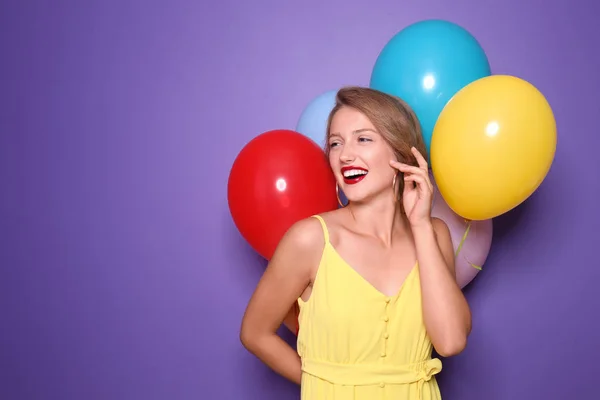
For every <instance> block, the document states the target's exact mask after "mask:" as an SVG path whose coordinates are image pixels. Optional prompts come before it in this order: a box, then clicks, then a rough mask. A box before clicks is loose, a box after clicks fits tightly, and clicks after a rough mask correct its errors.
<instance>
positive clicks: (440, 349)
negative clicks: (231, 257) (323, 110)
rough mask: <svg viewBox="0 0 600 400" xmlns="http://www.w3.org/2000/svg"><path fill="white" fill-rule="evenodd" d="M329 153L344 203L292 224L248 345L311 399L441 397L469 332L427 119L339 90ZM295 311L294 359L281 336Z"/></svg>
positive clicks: (359, 92)
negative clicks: (424, 132) (433, 175)
mask: <svg viewBox="0 0 600 400" xmlns="http://www.w3.org/2000/svg"><path fill="white" fill-rule="evenodd" d="M326 154H327V157H328V158H329V163H330V165H331V169H332V170H333V173H334V174H335V177H336V180H337V185H338V189H339V190H342V191H343V192H344V194H345V195H346V198H347V199H348V203H347V204H345V205H343V207H342V208H340V209H338V210H335V211H331V212H328V213H324V214H321V215H315V216H313V217H310V218H307V219H304V220H302V221H299V222H297V223H296V224H294V225H293V226H292V227H291V228H290V229H289V231H288V232H287V233H286V234H285V236H284V237H283V238H282V240H281V242H280V244H279V246H278V248H277V250H276V252H275V254H274V256H273V257H272V259H271V261H270V263H269V265H268V267H267V269H266V271H265V273H264V276H263V277H262V279H261V281H260V283H259V284H258V287H257V288H256V291H255V293H254V294H253V296H252V298H251V300H250V303H249V304H248V308H247V310H246V313H245V315H244V318H243V322H242V328H241V341H242V343H243V344H244V346H245V347H246V348H247V349H248V350H249V351H250V352H252V353H253V354H255V355H256V356H257V357H258V358H260V359H261V360H262V361H263V362H264V363H266V364H267V365H268V366H270V367H271V368H272V369H273V370H275V371H276V372H278V373H279V374H281V375H282V376H284V377H286V378H288V379H290V380H292V381H294V382H296V383H298V384H301V396H302V399H303V400H308V399H318V400H328V399H336V400H340V399H343V400H346V399H356V400H359V399H360V400H363V399H364V400H375V399H398V400H400V399H402V400H406V399H409V400H410V399H436V400H437V399H440V398H441V395H440V392H439V388H438V385H437V382H436V380H435V376H434V375H435V374H436V373H438V372H439V371H440V370H441V361H440V360H439V359H437V358H433V359H432V358H431V354H432V349H434V348H435V350H436V352H437V353H438V354H440V355H441V356H445V357H448V356H452V355H455V354H458V353H460V352H461V351H462V350H463V349H464V347H465V345H466V342H467V336H468V335H469V333H470V330H471V314H470V310H469V306H468V304H467V302H466V300H465V298H464V296H463V294H462V291H461V290H460V288H459V286H458V285H457V283H456V279H455V273H454V251H453V247H452V241H451V238H450V234H449V231H448V228H447V226H446V225H445V223H444V222H443V221H441V220H439V219H436V218H432V217H431V216H430V214H431V213H430V211H431V203H432V194H433V188H432V184H431V182H430V180H429V175H428V166H427V162H426V160H425V158H424V157H423V154H426V152H425V146H424V142H423V138H422V136H421V131H420V127H419V123H418V121H417V118H416V116H415V115H414V113H413V112H412V110H411V109H410V108H409V107H408V106H407V105H406V104H405V103H404V102H403V101H401V100H400V99H397V98H395V97H392V96H389V95H387V94H384V93H382V92H379V91H375V90H372V89H368V88H360V87H348V88H344V89H342V90H340V91H339V92H338V95H337V104H336V106H335V108H334V109H333V111H332V112H331V115H330V118H329V124H328V129H327V148H326ZM295 303H297V305H298V306H299V309H300V314H299V324H300V331H299V333H298V343H297V352H295V351H294V350H293V349H292V348H291V347H290V346H288V345H287V343H285V342H284V341H283V340H282V339H281V338H280V337H279V336H278V335H277V334H276V330H277V329H278V328H279V327H280V325H281V323H282V321H283V320H284V318H285V317H286V315H287V313H288V310H290V307H292V306H294V305H295Z"/></svg>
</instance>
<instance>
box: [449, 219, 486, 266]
mask: <svg viewBox="0 0 600 400" xmlns="http://www.w3.org/2000/svg"><path fill="white" fill-rule="evenodd" d="M465 222H466V223H467V228H466V229H465V233H464V234H463V236H462V239H461V240H460V243H459V244H458V248H457V249H456V255H455V257H458V253H460V251H461V249H462V247H463V244H465V240H467V236H468V235H469V230H471V221H470V220H465ZM465 260H467V262H468V263H469V265H470V266H471V267H473V268H475V269H478V270H480V271H481V270H482V268H481V266H479V265H475V264H473V263H472V262H471V261H469V260H468V259H467V257H466V256H465Z"/></svg>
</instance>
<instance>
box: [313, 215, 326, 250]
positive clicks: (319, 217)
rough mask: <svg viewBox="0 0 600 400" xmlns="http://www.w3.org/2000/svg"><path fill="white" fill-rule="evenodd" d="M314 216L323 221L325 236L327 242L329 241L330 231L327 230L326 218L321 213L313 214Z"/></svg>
mask: <svg viewBox="0 0 600 400" xmlns="http://www.w3.org/2000/svg"><path fill="white" fill-rule="evenodd" d="M313 217H314V218H316V219H318V220H319V222H320V223H321V227H322V228H323V236H324V237H325V244H327V243H329V231H328V230H327V224H325V220H324V219H323V217H321V216H320V215H313Z"/></svg>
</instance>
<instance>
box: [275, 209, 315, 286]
mask: <svg viewBox="0 0 600 400" xmlns="http://www.w3.org/2000/svg"><path fill="white" fill-rule="evenodd" d="M324 246H325V239H324V233H323V228H322V226H321V223H320V221H319V220H318V219H317V218H314V217H308V218H304V219H301V220H299V221H297V222H295V223H294V224H293V225H292V226H291V227H290V228H289V229H288V230H287V231H286V232H285V234H284V235H283V237H282V238H281V240H280V242H279V244H278V245H277V248H276V249H275V253H274V254H273V257H272V258H271V261H270V262H269V266H268V269H271V268H276V269H280V268H283V269H285V270H287V271H288V272H287V273H288V274H290V273H294V274H295V273H300V274H302V275H305V274H308V276H312V275H313V274H314V272H315V270H316V268H317V267H318V263H319V260H320V259H321V254H322V252H323V248H324ZM290 270H295V271H294V272H292V271H290Z"/></svg>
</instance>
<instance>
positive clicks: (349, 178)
mask: <svg viewBox="0 0 600 400" xmlns="http://www.w3.org/2000/svg"><path fill="white" fill-rule="evenodd" d="M368 172H369V171H367V170H366V169H364V168H357V167H344V168H342V176H343V177H344V182H345V183H347V184H348V185H354V184H356V183H358V182H360V181H362V180H363V179H364V178H365V176H367V173H368Z"/></svg>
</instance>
